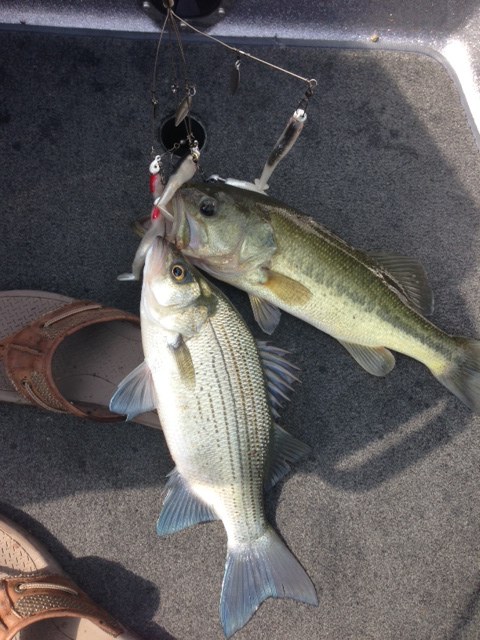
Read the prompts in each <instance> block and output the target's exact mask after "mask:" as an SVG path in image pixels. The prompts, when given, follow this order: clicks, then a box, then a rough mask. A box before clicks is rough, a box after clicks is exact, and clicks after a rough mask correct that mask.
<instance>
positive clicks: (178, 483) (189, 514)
mask: <svg viewBox="0 0 480 640" xmlns="http://www.w3.org/2000/svg"><path fill="white" fill-rule="evenodd" d="M211 520H217V516H216V515H215V513H214V512H213V511H212V509H210V507H208V506H207V505H206V504H204V503H203V502H202V501H201V500H200V499H199V498H197V496H196V495H194V494H193V493H192V491H191V489H190V488H189V487H188V485H187V483H186V482H185V480H184V479H183V478H182V476H181V475H180V473H179V472H178V471H177V469H174V470H173V471H172V472H171V473H170V474H169V477H168V481H167V484H166V486H165V491H164V498H163V506H162V510H161V512H160V515H159V517H158V520H157V533H158V535H159V536H166V535H169V534H170V533H175V532H177V531H183V529H187V528H188V527H193V525H195V524H199V523H200V522H210V521H211Z"/></svg>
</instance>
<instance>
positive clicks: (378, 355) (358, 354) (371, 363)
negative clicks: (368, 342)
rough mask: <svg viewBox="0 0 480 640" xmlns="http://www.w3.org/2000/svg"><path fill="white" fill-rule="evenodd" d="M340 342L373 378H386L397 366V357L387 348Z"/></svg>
mask: <svg viewBox="0 0 480 640" xmlns="http://www.w3.org/2000/svg"><path fill="white" fill-rule="evenodd" d="M339 342H340V344H341V345H343V346H344V347H345V349H346V350H347V351H348V353H349V354H350V355H351V356H352V358H353V359H354V360H356V361H357V362H358V364H359V365H360V366H361V367H363V368H364V369H365V371H368V373H371V374H372V376H378V377H383V376H386V375H387V373H390V371H391V370H392V369H393V367H394V366H395V356H394V355H393V353H392V352H391V351H389V350H388V349H386V348H385V347H365V346H363V345H361V344H354V343H352V342H345V341H344V340H339Z"/></svg>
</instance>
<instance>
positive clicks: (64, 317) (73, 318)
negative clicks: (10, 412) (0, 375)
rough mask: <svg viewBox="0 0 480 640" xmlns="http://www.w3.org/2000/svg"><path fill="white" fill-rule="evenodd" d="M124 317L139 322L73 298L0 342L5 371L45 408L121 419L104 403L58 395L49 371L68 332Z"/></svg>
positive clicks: (105, 419)
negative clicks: (100, 405)
mask: <svg viewBox="0 0 480 640" xmlns="http://www.w3.org/2000/svg"><path fill="white" fill-rule="evenodd" d="M113 320H125V321H128V322H131V323H133V324H136V325H139V324H140V321H139V319H138V317H137V316H135V315H133V314H131V313H127V312H125V311H120V310H119V309H113V308H110V307H103V306H102V305H100V304H95V303H94V302H89V301H88V300H76V301H75V302H72V303H69V304H67V305H65V306H62V307H59V308H57V309H55V310H54V311H50V312H49V313H46V314H44V315H42V316H40V317H39V318H37V319H36V320H34V321H33V322H31V323H30V324H29V325H27V326H25V327H23V328H22V329H21V330H20V331H18V332H17V333H15V334H13V335H11V336H9V337H8V338H6V339H5V340H3V341H2V343H1V344H0V359H3V361H4V365H5V370H6V372H7V375H8V377H9V379H10V381H11V383H12V384H13V386H14V387H15V389H16V391H17V392H18V393H19V394H20V395H21V396H22V397H23V398H25V400H26V402H27V403H28V404H33V405H36V406H38V407H41V408H43V409H47V410H48V411H53V412H57V413H70V414H73V415H75V416H79V417H81V418H89V419H91V420H97V421H100V422H116V421H121V420H124V419H125V417H124V416H119V415H117V414H114V413H111V412H110V411H109V410H108V408H107V407H96V406H95V407H92V406H89V405H82V404H80V403H78V404H73V403H72V402H69V401H68V400H67V399H66V398H64V397H63V396H62V394H61V393H60V391H59V390H58V388H57V386H56V384H55V381H54V379H53V375H52V358H53V354H54V353H55V350H56V349H57V347H58V345H59V344H60V343H61V342H62V341H63V340H64V339H65V338H66V337H67V336H69V335H72V334H73V333H76V332H77V331H79V330H80V329H83V328H85V327H88V326H90V325H92V324H99V323H105V322H112V321H113Z"/></svg>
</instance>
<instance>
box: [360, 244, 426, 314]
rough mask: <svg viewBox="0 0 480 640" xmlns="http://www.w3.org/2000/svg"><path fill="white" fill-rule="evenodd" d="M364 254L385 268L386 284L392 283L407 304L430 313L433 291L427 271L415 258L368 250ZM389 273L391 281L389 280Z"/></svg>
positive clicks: (421, 311)
mask: <svg viewBox="0 0 480 640" xmlns="http://www.w3.org/2000/svg"><path fill="white" fill-rule="evenodd" d="M366 255H367V256H368V257H369V258H372V259H373V260H374V261H375V262H376V263H377V264H378V265H380V267H382V268H383V269H385V270H386V272H387V273H384V274H382V275H383V277H384V279H385V280H386V282H387V284H389V285H391V286H392V285H393V289H394V290H395V291H396V293H397V294H398V295H400V296H401V297H402V296H403V297H404V298H405V299H406V302H407V304H409V305H410V306H411V307H413V308H414V309H415V311H418V313H421V314H423V315H424V316H430V315H432V313H433V292H432V289H431V288H430V285H429V283H428V277H427V273H426V271H425V269H424V268H423V266H422V265H421V264H420V263H419V262H418V261H417V260H414V259H413V258H409V257H406V256H398V255H395V254H390V253H384V252H382V251H369V252H368V253H367V254H366ZM389 275H390V276H391V278H392V280H393V282H391V281H390V282H389V280H388V276H389Z"/></svg>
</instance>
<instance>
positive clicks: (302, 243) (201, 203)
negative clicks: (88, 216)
mask: <svg viewBox="0 0 480 640" xmlns="http://www.w3.org/2000/svg"><path fill="white" fill-rule="evenodd" d="M173 205H174V220H173V223H170V224H169V225H168V226H169V229H168V232H167V238H168V239H169V240H170V241H171V242H173V243H174V244H175V245H176V246H177V247H178V248H179V249H181V251H182V253H183V254H184V255H185V256H187V257H188V258H189V259H190V260H191V261H192V262H193V263H194V264H195V265H197V266H199V267H200V268H201V269H203V270H205V271H206V272H207V273H210V274H212V275H213V276H215V277H216V278H218V279H220V280H223V281H225V282H228V283H229V284H232V285H234V286H236V287H239V288H240V289H243V290H245V291H246V292H247V293H248V294H249V296H250V300H251V303H252V308H253V312H254V316H255V318H256V320H257V321H258V322H259V324H260V326H261V327H262V328H263V329H264V330H265V331H266V332H267V333H271V332H272V331H273V330H274V329H275V327H276V325H277V324H278V321H279V319H280V311H279V309H283V310H285V311H287V312H289V313H291V314H293V315H294V316H297V317H299V318H301V319H302V320H305V321H306V322H309V323H310V324H312V325H313V326H315V327H317V328H318V329H320V330H322V331H324V332H326V333H328V334H330V335H331V336H333V337H334V338H336V339H337V340H338V341H339V342H340V343H341V344H342V345H343V346H344V347H345V348H346V349H347V351H348V352H349V353H350V354H351V355H352V356H353V358H354V359H355V360H356V361H357V362H358V363H359V364H360V365H361V366H362V367H363V368H364V369H365V370H366V371H368V372H369V373H371V374H373V375H377V376H383V375H386V374H387V373H389V372H390V371H391V369H392V368H393V367H394V365H395V358H394V356H393V354H392V353H391V351H390V349H392V350H394V351H398V352H400V353H403V354H406V355H408V356H410V357H412V358H415V359H416V360H419V361H420V362H422V363H423V364H425V365H426V366H427V367H428V368H429V369H430V371H431V372H432V373H433V375H434V376H435V377H436V378H437V379H438V380H439V381H440V382H441V383H442V384H444V385H445V386H446V387H447V388H448V389H449V390H450V391H452V392H453V393H454V394H455V395H456V396H458V397H459V398H460V399H461V400H462V401H463V402H465V403H466V404H467V405H468V406H469V407H471V408H472V409H473V410H474V411H476V412H479V411H480V343H479V342H478V341H476V340H471V339H468V338H461V337H454V336H449V335H447V334H446V333H444V332H443V331H441V330H440V329H439V328H437V327H436V326H435V325H434V324H432V323H431V322H429V321H428V320H427V319H426V318H425V317H424V316H425V315H428V314H429V313H431V311H432V308H433V297H432V294H431V292H430V289H429V287H428V283H427V280H426V276H425V273H424V271H423V269H422V268H421V266H420V265H418V263H416V262H415V261H414V260H412V259H411V258H405V257H402V256H395V255H387V254H383V253H378V252H377V253H365V252H363V251H359V250H357V249H354V248H352V247H351V246H349V245H348V244H347V243H346V242H344V241H343V240H342V239H340V238H339V237H338V236H336V235H334V234H333V233H332V232H331V231H329V230H328V229H326V228H325V227H323V226H322V225H320V224H318V223H317V222H315V221H314V220H313V219H311V218H308V217H307V216H304V215H303V214H301V213H299V212H297V211H296V210H294V209H292V208H290V207H288V206H286V205H284V204H282V203H280V202H278V201H275V200H273V199H271V198H269V197H266V196H262V195H261V194H258V193H253V192H250V191H247V190H244V189H239V188H236V187H232V186H228V185H220V186H219V185H208V184H201V185H185V186H184V187H182V188H181V189H180V190H179V191H178V192H177V195H176V197H175V198H174V200H173Z"/></svg>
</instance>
